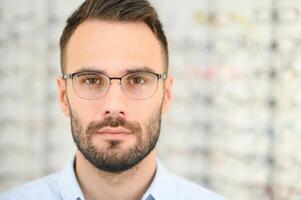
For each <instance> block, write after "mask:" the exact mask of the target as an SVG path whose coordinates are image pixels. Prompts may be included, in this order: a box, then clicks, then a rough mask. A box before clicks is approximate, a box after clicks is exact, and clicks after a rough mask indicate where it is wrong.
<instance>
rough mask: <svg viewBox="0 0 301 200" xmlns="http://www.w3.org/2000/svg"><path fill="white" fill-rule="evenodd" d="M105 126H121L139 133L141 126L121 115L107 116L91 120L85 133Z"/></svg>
mask: <svg viewBox="0 0 301 200" xmlns="http://www.w3.org/2000/svg"><path fill="white" fill-rule="evenodd" d="M105 127H113V128H116V127H123V128H126V129H128V130H130V131H131V132H132V133H141V131H142V128H141V126H140V124H139V123H138V122H129V121H127V120H125V119H124V118H121V117H117V118H116V117H115V118H114V117H107V118H105V119H104V120H102V121H94V122H91V123H90V124H89V125H88V127H87V130H86V133H87V135H92V134H94V133H95V132H96V131H98V130H99V129H102V128H105Z"/></svg>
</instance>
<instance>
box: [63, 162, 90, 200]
mask: <svg viewBox="0 0 301 200" xmlns="http://www.w3.org/2000/svg"><path fill="white" fill-rule="evenodd" d="M74 163H75V157H74V158H73V159H72V160H71V161H70V162H69V163H68V164H67V165H66V166H65V167H64V168H63V170H62V171H61V172H60V173H59V177H58V187H59V190H60V194H61V196H62V199H64V200H65V199H68V200H69V199H70V200H84V195H83V193H82V191H81V189H80V187H79V185H78V182H77V178H76V175H75V172H74Z"/></svg>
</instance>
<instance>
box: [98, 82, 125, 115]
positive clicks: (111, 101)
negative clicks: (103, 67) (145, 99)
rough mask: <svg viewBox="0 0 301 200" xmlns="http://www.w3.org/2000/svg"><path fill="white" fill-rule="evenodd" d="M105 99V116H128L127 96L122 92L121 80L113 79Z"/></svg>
mask: <svg viewBox="0 0 301 200" xmlns="http://www.w3.org/2000/svg"><path fill="white" fill-rule="evenodd" d="M104 100H105V101H104V105H103V106H104V107H103V108H104V110H103V115H104V117H114V118H116V117H122V118H125V117H126V97H125V94H124V93H123V92H122V89H121V85H120V81H119V80H111V85H110V88H109V90H108V92H107V94H106V95H105V97H104Z"/></svg>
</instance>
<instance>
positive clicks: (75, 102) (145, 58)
mask: <svg viewBox="0 0 301 200" xmlns="http://www.w3.org/2000/svg"><path fill="white" fill-rule="evenodd" d="M66 58H67V68H66V73H67V74H69V73H73V72H75V71H78V70H81V69H82V68H84V67H85V68H89V69H91V66H93V68H92V69H95V70H102V71H104V72H105V73H106V74H107V75H109V76H115V77H116V76H117V77H120V76H122V75H124V74H125V73H127V71H128V70H133V69H137V68H141V67H140V66H147V67H148V68H150V69H151V70H153V71H154V72H156V73H160V74H162V73H163V72H164V59H163V54H162V49H161V45H160V43H159V41H158V40H157V38H156V37H155V35H154V34H153V33H152V31H151V30H150V29H149V28H148V27H147V25H145V24H144V23H141V22H128V23H125V22H111V21H99V20H88V21H85V22H83V23H82V24H81V25H79V26H78V28H77V29H76V30H75V32H74V33H73V35H72V36H71V38H70V41H69V43H68V45H67V52H66ZM57 85H58V89H59V101H60V106H61V109H62V111H63V113H64V114H65V115H66V116H67V117H70V109H69V108H71V109H72V112H76V114H77V117H78V119H79V120H80V122H81V124H82V126H83V127H84V128H86V127H87V126H88V124H89V123H91V122H93V121H101V120H103V119H104V118H105V117H108V116H111V117H117V116H118V117H122V118H124V119H125V120H127V121H135V122H138V123H139V124H140V125H141V126H142V127H143V128H145V125H146V122H147V121H148V120H149V119H150V118H151V116H152V115H153V113H154V112H153V111H154V110H158V109H160V106H161V105H162V107H161V113H162V114H163V113H166V112H167V111H168V109H169V107H170V104H171V102H172V96H173V94H172V85H173V77H172V76H169V77H168V79H167V80H166V81H165V84H163V81H162V80H160V81H159V85H158V89H157V91H156V93H155V94H154V95H153V96H152V97H151V98H149V99H145V100H133V99H130V98H129V97H127V96H126V95H125V94H124V93H123V92H122V90H121V88H120V85H119V81H118V80H114V81H113V82H112V84H111V87H110V90H109V91H108V93H107V94H106V95H105V96H104V97H102V98H101V99H98V100H84V99H81V98H79V97H78V96H77V95H76V94H75V92H74V90H73V88H72V84H71V80H68V81H67V83H66V82H65V81H64V80H63V79H62V78H61V77H58V78H57ZM67 99H68V100H67ZM143 134H144V135H143V138H144V139H145V137H146V136H145V134H146V133H145V130H144V129H143ZM92 141H93V144H94V145H95V146H97V147H99V148H102V147H105V146H107V145H108V141H107V140H106V139H104V138H102V137H97V136H95V137H94V136H93V137H92ZM135 142H136V138H135V137H131V136H130V137H125V138H123V139H122V143H121V144H120V146H119V147H118V148H120V150H122V149H127V148H129V147H131V146H132V145H133V144H135ZM156 159H157V153H156V149H154V150H153V151H151V153H150V154H149V155H148V156H147V157H145V158H144V159H143V160H142V161H141V162H139V163H138V164H137V165H135V166H134V167H133V168H131V169H129V170H126V171H123V172H121V173H110V172H107V171H103V170H99V169H97V168H95V167H94V166H93V165H92V164H91V163H90V162H89V161H88V160H86V159H85V157H84V156H83V155H82V153H81V152H80V151H77V153H76V163H75V165H76V168H75V171H76V175H77V179H78V182H79V184H80V187H81V189H82V191H83V193H84V196H85V199H88V200H94V199H95V200H96V199H97V200H102V199H104V200H107V199H110V200H121V199H123V200H124V199H131V200H133V199H137V200H138V199H141V198H142V196H143V194H144V193H145V192H146V190H147V188H148V187H149V185H150V183H151V181H152V179H153V177H154V175H155V171H156V165H157V163H156Z"/></svg>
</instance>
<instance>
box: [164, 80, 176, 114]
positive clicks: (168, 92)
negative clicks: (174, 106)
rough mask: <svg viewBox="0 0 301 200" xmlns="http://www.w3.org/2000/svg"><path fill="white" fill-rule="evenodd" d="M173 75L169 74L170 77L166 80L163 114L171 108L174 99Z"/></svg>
mask: <svg viewBox="0 0 301 200" xmlns="http://www.w3.org/2000/svg"><path fill="white" fill-rule="evenodd" d="M173 81H174V78H173V76H168V78H167V79H166V80H165V88H164V90H165V94H164V99H163V105H162V114H164V113H166V112H167V111H168V110H169V107H170V105H171V103H172V100H173V90H172V87H173Z"/></svg>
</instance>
